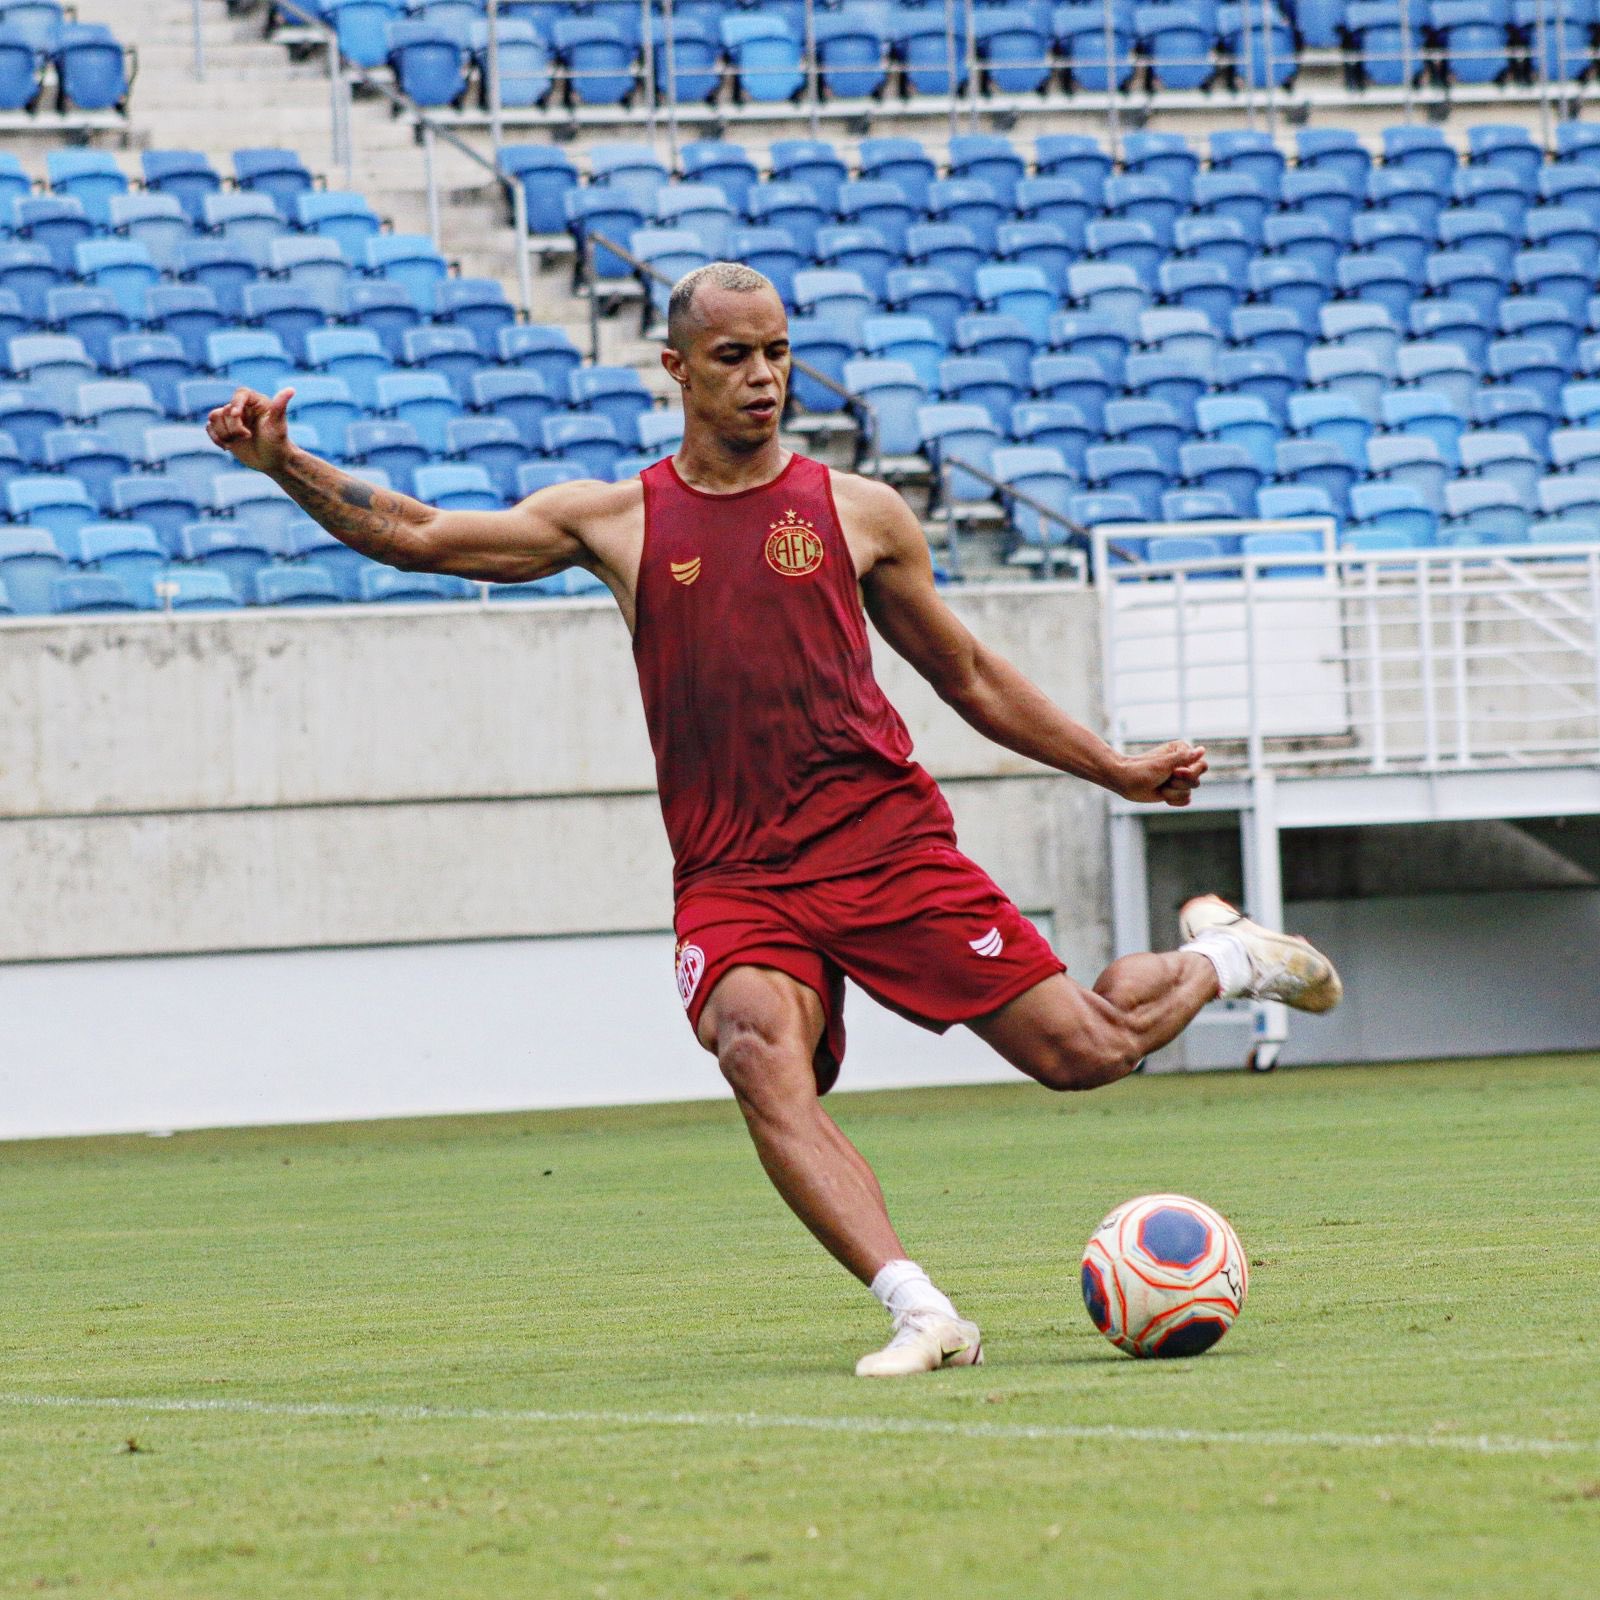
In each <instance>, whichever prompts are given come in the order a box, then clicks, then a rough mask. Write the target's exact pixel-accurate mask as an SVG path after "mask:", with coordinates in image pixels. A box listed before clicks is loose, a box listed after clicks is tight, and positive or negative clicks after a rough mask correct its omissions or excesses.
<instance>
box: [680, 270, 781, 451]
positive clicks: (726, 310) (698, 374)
mask: <svg viewBox="0 0 1600 1600" xmlns="http://www.w3.org/2000/svg"><path fill="white" fill-rule="evenodd" d="M691 319H692V320H691V321H690V325H689V337H688V340H687V346H686V348H685V349H683V350H681V351H680V350H672V349H670V348H669V349H668V350H667V351H666V354H665V360H666V366H667V371H668V372H670V373H671V374H672V376H673V377H674V378H676V379H677V381H678V382H679V384H681V385H682V387H683V406H684V410H685V412H686V413H692V414H693V416H694V417H695V418H696V420H697V421H699V422H700V423H702V424H703V425H705V426H707V427H709V428H710V429H711V430H712V432H713V433H715V434H716V435H717V437H718V438H719V439H721V440H722V441H723V443H724V444H727V445H731V446H733V447H734V448H743V449H749V450H754V449H756V448H757V447H759V446H760V445H763V444H765V443H766V442H767V441H768V440H769V439H771V438H772V436H773V435H774V434H775V433H776V432H777V431H778V419H779V417H780V416H781V415H782V413H783V398H784V395H785V394H786V393H787V392H788V388H789V319H788V318H787V316H785V314H784V310H783V302H782V301H781V300H780V299H779V298H778V296H777V294H776V293H775V292H774V291H773V290H771V289H752V290H747V291H744V292H742V293H741V292H738V291H735V290H731V289H718V288H714V287H711V286H709V285H708V286H706V287H704V288H702V289H700V290H699V292H698V293H697V294H696V295H695V297H694V304H693V306H692V307H691Z"/></svg>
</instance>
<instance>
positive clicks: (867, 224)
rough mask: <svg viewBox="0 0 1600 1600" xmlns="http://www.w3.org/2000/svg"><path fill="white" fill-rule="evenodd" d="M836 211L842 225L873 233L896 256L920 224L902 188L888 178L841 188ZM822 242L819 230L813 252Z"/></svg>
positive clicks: (844, 184) (870, 179)
mask: <svg viewBox="0 0 1600 1600" xmlns="http://www.w3.org/2000/svg"><path fill="white" fill-rule="evenodd" d="M819 203H820V202H819ZM835 210H836V212H837V215H838V217H839V220H840V221H841V222H844V223H847V224H849V225H851V226H853V227H858V228H872V229H874V230H875V231H876V232H878V233H879V234H880V235H882V237H883V239H884V240H885V242H886V243H887V244H888V247H889V248H890V249H891V250H892V251H893V252H894V253H895V254H896V255H898V254H900V253H901V252H903V251H904V250H905V248H906V238H907V233H908V230H909V229H910V228H911V226H912V224H914V223H915V222H916V221H917V211H916V208H915V207H914V206H913V205H912V204H911V202H910V201H909V200H907V199H906V197H905V194H904V192H903V191H902V190H901V188H900V187H899V185H898V184H894V183H891V182H890V181H889V180H888V179H887V178H858V179H854V180H852V181H849V182H846V183H842V184H840V185H839V189H838V196H837V199H836V201H835ZM821 238H822V231H821V230H820V229H819V230H818V231H817V233H816V235H815V236H814V238H813V240H812V248H813V251H815V249H816V246H817V243H818V241H819V240H820V239H821Z"/></svg>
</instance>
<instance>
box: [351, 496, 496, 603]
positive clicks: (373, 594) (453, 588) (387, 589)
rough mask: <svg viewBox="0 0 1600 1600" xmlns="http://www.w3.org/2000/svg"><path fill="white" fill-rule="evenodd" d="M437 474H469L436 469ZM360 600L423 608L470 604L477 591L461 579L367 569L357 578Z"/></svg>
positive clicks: (421, 573) (441, 575)
mask: <svg viewBox="0 0 1600 1600" xmlns="http://www.w3.org/2000/svg"><path fill="white" fill-rule="evenodd" d="M437 470H438V471H440V472H448V471H452V470H455V471H460V470H470V469H461V468H455V469H452V468H448V467H440V468H438V469H437ZM360 584H361V598H362V599H363V600H365V601H368V602H376V603H379V604H382V605H424V604H429V603H433V602H437V601H441V600H444V601H453V600H471V599H475V598H476V597H477V593H478V591H477V588H476V587H475V586H474V585H473V584H471V583H469V582H468V581H467V580H466V579H465V578H454V577H450V576H449V575H447V574H445V573H440V572H398V571H396V570H395V569H394V568H392V567H370V568H367V569H365V570H363V571H362V573H361V577H360Z"/></svg>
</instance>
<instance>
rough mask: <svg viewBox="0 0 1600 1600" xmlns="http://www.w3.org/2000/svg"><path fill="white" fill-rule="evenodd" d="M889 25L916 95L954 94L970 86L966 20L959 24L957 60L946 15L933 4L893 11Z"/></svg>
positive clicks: (897, 54) (900, 60)
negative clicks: (952, 49)
mask: <svg viewBox="0 0 1600 1600" xmlns="http://www.w3.org/2000/svg"><path fill="white" fill-rule="evenodd" d="M888 27H889V29H890V31H891V37H892V39H893V43H894V53H895V55H896V57H897V58H898V59H899V62H900V65H901V71H902V73H903V75H904V79H905V83H906V86H907V87H908V88H909V89H910V90H911V92H912V93H913V94H954V93H956V92H958V91H959V90H961V89H964V88H965V87H966V83H967V51H966V39H965V34H966V27H965V19H964V18H963V19H962V21H961V22H958V23H956V25H955V31H956V34H957V36H958V37H959V38H960V43H959V44H958V45H957V47H956V51H955V59H954V61H953V62H952V60H951V55H950V35H949V27H948V25H947V22H946V18H945V14H944V12H943V11H942V10H939V11H935V10H934V9H933V8H932V7H928V8H913V7H909V6H903V7H899V8H897V9H896V10H894V11H892V12H890V14H889V19H888Z"/></svg>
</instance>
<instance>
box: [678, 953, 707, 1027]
mask: <svg viewBox="0 0 1600 1600" xmlns="http://www.w3.org/2000/svg"><path fill="white" fill-rule="evenodd" d="M674 965H675V966H676V968H677V978H678V998H679V999H680V1000H681V1001H683V1008H684V1010H685V1011H687V1010H688V1009H689V1002H690V1001H691V1000H693V999H694V992H695V990H696V989H698V988H699V987H700V980H701V979H702V978H703V977H704V976H705V972H706V953H705V951H704V950H702V949H701V948H700V946H699V945H697V944H680V945H679V946H678V948H677V952H676V955H675V959H674Z"/></svg>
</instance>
